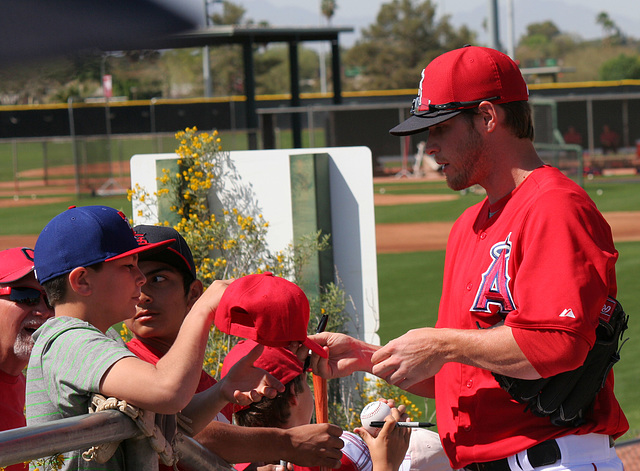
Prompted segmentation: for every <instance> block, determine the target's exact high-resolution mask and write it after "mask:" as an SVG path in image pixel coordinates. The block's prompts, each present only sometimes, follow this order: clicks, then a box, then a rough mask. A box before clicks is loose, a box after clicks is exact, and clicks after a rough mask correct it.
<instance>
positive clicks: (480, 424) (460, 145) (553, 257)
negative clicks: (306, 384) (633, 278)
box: [300, 47, 629, 471]
mask: <svg viewBox="0 0 640 471" xmlns="http://www.w3.org/2000/svg"><path fill="white" fill-rule="evenodd" d="M527 100H528V90H527V86H526V84H525V82H524V80H523V78H522V75H521V73H520V71H519V69H518V67H517V65H516V64H515V63H514V62H513V61H512V60H511V59H510V58H509V57H508V56H506V55H504V54H502V53H500V52H498V51H496V50H493V49H488V48H482V47H464V48H461V49H457V50H454V51H451V52H448V53H445V54H443V55H441V56H439V57H437V58H436V59H434V60H433V61H432V62H431V63H430V64H429V65H428V66H427V68H426V69H425V70H424V71H423V73H422V78H421V81H420V88H419V94H418V97H417V98H416V99H415V100H414V103H413V106H412V109H411V116H410V117H409V118H408V119H407V120H406V121H404V122H403V123H401V124H399V125H398V126H396V127H395V128H393V129H392V130H391V131H390V132H391V133H392V134H395V135H410V134H415V133H419V132H426V131H428V135H427V144H426V149H425V152H426V153H427V154H428V155H431V156H433V157H434V158H435V160H436V162H438V164H440V165H441V166H442V172H443V174H444V175H445V177H446V180H447V184H448V185H449V187H450V188H452V189H453V190H462V189H465V188H468V187H470V186H472V185H480V186H482V187H483V188H484V189H485V190H486V193H487V197H486V198H485V199H484V201H482V202H480V203H478V204H477V205H475V206H473V207H471V208H469V209H467V210H466V211H465V212H464V213H463V214H462V216H460V218H459V219H458V220H457V221H456V223H455V225H454V226H453V228H452V231H451V234H450V236H449V240H448V244H447V252H446V259H445V269H444V280H443V290H442V297H441V300H440V308H439V311H438V321H437V323H436V326H435V328H422V329H415V330H411V331H409V332H407V333H406V334H404V335H402V336H401V337H399V338H397V339H395V340H392V341H391V342H389V343H388V344H387V345H385V346H384V347H382V348H380V347H378V346H374V345H369V344H366V343H364V342H361V341H359V340H356V339H353V338H351V337H347V336H345V335H342V334H330V333H324V334H318V335H316V336H313V339H314V340H315V341H317V342H318V343H320V344H321V345H324V346H325V348H326V350H327V351H328V353H329V359H328V360H323V359H320V358H319V357H318V356H316V355H314V357H313V359H312V362H311V364H312V366H313V368H314V371H315V372H317V373H318V374H321V375H323V376H325V377H338V376H344V375H347V374H350V373H351V372H353V371H356V370H361V371H368V372H371V373H373V374H375V375H377V376H379V377H381V378H384V379H385V380H386V381H388V382H389V383H391V384H395V385H397V386H400V387H401V388H403V389H406V390H409V391H411V392H415V393H418V394H421V395H423V396H427V397H435V399H436V411H437V412H436V413H437V423H438V431H439V433H440V437H441V439H442V443H443V446H444V448H445V450H446V452H447V455H448V457H449V460H450V461H451V465H452V467H453V468H456V469H458V468H464V469H469V470H479V471H480V470H487V471H501V470H505V471H507V470H514V471H515V470H531V469H534V468H539V467H543V466H544V469H545V470H565V469H570V470H587V469H589V470H593V469H597V470H600V471H602V470H622V463H621V461H620V460H619V459H618V457H617V455H616V452H615V448H613V440H614V439H616V438H618V437H620V436H621V435H622V434H624V433H625V432H626V431H627V429H628V427H629V426H628V423H627V420H626V418H625V416H624V414H623V412H622V410H621V408H620V406H619V404H618V402H617V400H616V398H615V396H614V393H613V373H612V372H609V373H608V374H607V376H606V382H605V384H604V386H603V388H602V389H601V390H600V392H599V393H598V394H597V396H596V397H595V401H594V402H593V406H592V407H591V408H589V409H588V410H586V412H585V414H584V417H583V420H581V423H580V424H578V425H572V426H567V425H565V426H559V425H554V424H553V423H552V422H551V420H550V418H549V417H539V416H536V415H534V414H533V413H532V412H531V411H530V410H525V406H524V405H523V404H521V403H518V402H516V401H515V400H514V399H513V398H512V397H511V395H510V394H509V393H508V392H507V391H505V390H504V389H502V388H501V386H500V384H499V383H498V382H497V381H496V378H495V377H494V375H498V376H500V375H503V376H507V377H510V378H516V379H517V380H518V381H522V380H535V379H538V378H541V377H543V378H548V377H554V376H556V375H558V374H559V373H562V372H567V371H571V370H574V369H576V368H578V367H579V366H580V365H582V364H583V362H584V361H585V358H586V357H587V353H588V352H589V351H590V350H591V349H592V347H593V346H594V342H595V340H596V328H597V327H598V325H599V316H600V311H601V308H602V306H603V305H604V304H605V301H606V300H607V298H608V297H615V296H616V277H615V262H616V260H617V258H618V253H617V251H616V249H615V247H614V244H613V240H612V236H611V229H610V227H609V226H608V224H607V223H606V221H605V220H604V218H603V217H602V215H601V214H600V213H599V211H598V209H597V208H596V206H595V204H594V203H593V201H591V199H590V198H589V197H588V196H587V194H586V192H585V191H583V189H582V188H580V187H579V186H578V185H576V184H575V183H574V182H572V181H571V180H570V179H569V178H567V177H565V176H564V175H563V174H562V173H561V172H560V171H558V170H557V169H555V168H553V167H550V166H547V165H545V164H544V162H543V161H542V160H541V159H540V157H539V156H538V155H537V153H536V151H535V148H534V146H533V125H532V119H531V110H530V107H529V104H528V102H527ZM301 350H302V349H301ZM300 355H301V356H302V355H304V352H301V353H300Z"/></svg>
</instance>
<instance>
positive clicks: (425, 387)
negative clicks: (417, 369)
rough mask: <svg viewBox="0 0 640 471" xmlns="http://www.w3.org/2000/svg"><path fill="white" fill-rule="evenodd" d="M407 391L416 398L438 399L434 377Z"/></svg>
mask: <svg viewBox="0 0 640 471" xmlns="http://www.w3.org/2000/svg"><path fill="white" fill-rule="evenodd" d="M407 391H408V392H410V393H411V394H415V395H416V396H420V397H430V398H434V397H436V385H435V379H434V377H433V376H432V377H431V378H427V379H425V380H424V381H420V382H419V383H417V384H414V385H413V386H411V387H410V388H407Z"/></svg>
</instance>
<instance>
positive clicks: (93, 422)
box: [0, 410, 142, 466]
mask: <svg viewBox="0 0 640 471" xmlns="http://www.w3.org/2000/svg"><path fill="white" fill-rule="evenodd" d="M140 434H142V432H141V431H140V429H139V428H138V426H137V425H136V424H135V422H133V421H132V420H131V419H130V418H129V417H127V416H126V415H124V414H123V413H122V412H119V411H114V410H111V411H103V412H98V413H95V414H85V415H80V416H77V417H69V418H66V419H60V420H56V421H54V422H49V423H46V424H42V425H32V426H29V427H21V428H17V429H13V430H7V431H5V432H0V466H7V465H10V464H15V463H23V462H25V461H30V460H34V459H38V458H42V457H43V456H50V455H53V454H54V453H64V452H67V451H72V450H86V449H89V448H90V447H92V446H94V445H97V444H99V443H108V442H114V441H120V440H124V439H127V438H131V437H135V436H137V435H140Z"/></svg>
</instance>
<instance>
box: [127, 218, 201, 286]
mask: <svg viewBox="0 0 640 471" xmlns="http://www.w3.org/2000/svg"><path fill="white" fill-rule="evenodd" d="M133 231H134V233H135V237H136V240H137V241H138V244H139V245H140V246H141V247H142V246H144V245H147V244H155V243H159V242H164V241H172V242H171V243H170V244H169V245H168V246H166V247H165V248H164V249H163V250H156V251H154V252H153V253H143V254H140V258H139V259H140V260H141V261H142V260H154V261H158V262H164V263H167V264H169V265H171V266H172V267H175V268H178V269H180V270H186V271H187V272H188V273H190V274H191V276H192V277H193V279H194V280H195V279H196V265H195V263H194V261H193V255H192V254H191V249H190V248H189V244H187V241H186V240H184V237H182V235H181V234H180V233H179V232H178V231H176V230H175V229H174V228H173V227H169V226H148V225H139V226H135V227H134V228H133Z"/></svg>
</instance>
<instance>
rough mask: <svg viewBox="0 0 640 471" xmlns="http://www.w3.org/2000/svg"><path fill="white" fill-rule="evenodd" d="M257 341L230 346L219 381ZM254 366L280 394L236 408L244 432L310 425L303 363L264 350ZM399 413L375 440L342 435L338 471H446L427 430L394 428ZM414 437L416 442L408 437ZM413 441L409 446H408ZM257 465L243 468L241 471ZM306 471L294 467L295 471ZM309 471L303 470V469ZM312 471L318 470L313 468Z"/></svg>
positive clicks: (272, 349) (286, 354)
mask: <svg viewBox="0 0 640 471" xmlns="http://www.w3.org/2000/svg"><path fill="white" fill-rule="evenodd" d="M255 345H257V344H256V342H254V341H252V340H243V341H241V342H239V343H238V344H237V345H236V346H234V347H233V348H232V349H231V351H230V352H229V354H228V355H227V356H226V358H225V360H224V364H223V367H222V376H223V377H224V375H225V374H226V373H227V371H229V369H230V368H231V367H233V365H234V364H235V362H237V361H239V360H241V359H242V358H244V356H245V355H246V354H247V353H248V352H250V351H251V350H252V349H253V348H254V347H255ZM254 365H255V366H257V367H260V368H263V369H265V370H266V371H268V372H270V373H271V374H272V375H273V376H275V377H276V378H278V379H279V380H280V381H281V382H282V383H283V384H284V385H285V391H284V392H283V393H281V394H278V395H277V396H276V397H275V398H263V399H262V400H260V401H259V402H255V403H253V404H250V405H248V406H235V407H234V409H235V413H234V417H235V420H236V422H237V423H238V424H239V425H243V426H246V427H281V428H289V427H294V426H299V425H301V424H306V423H309V422H310V421H311V416H312V413H313V407H314V398H313V393H312V392H311V389H310V388H309V385H308V383H307V380H306V373H305V372H304V371H303V366H302V363H300V361H299V360H298V358H297V357H296V355H294V354H293V353H292V352H290V351H289V350H288V349H286V348H279V347H265V348H264V351H263V352H262V354H261V355H260V358H258V360H256V361H255V362H254ZM400 416H401V413H400V411H399V410H398V409H395V408H393V409H392V418H387V423H385V426H384V427H383V428H382V429H381V431H380V433H379V434H378V436H377V437H375V438H374V437H373V436H371V435H370V434H369V433H368V432H367V431H366V430H364V429H362V428H357V429H356V430H355V432H356V433H352V432H346V431H345V432H343V433H342V437H341V438H342V440H343V441H344V442H345V446H344V448H343V449H342V453H343V455H342V459H341V466H340V470H341V471H398V470H400V471H426V470H430V471H440V470H450V469H451V468H450V467H449V461H448V459H447V457H446V455H445V454H444V451H443V450H442V446H441V444H440V440H439V439H438V435H437V434H436V433H434V432H431V431H428V430H413V431H411V432H409V430H410V429H408V428H401V427H396V426H395V423H396V421H398V419H400ZM414 435H415V440H413V439H412V437H413V436H414ZM411 442H413V443H411ZM250 466H251V467H256V466H258V464H256V463H253V464H251V465H245V468H249V467H250ZM304 469H305V468H302V467H299V466H294V470H296V471H302V470H304ZM306 469H308V468H306ZM315 469H317V468H315Z"/></svg>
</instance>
